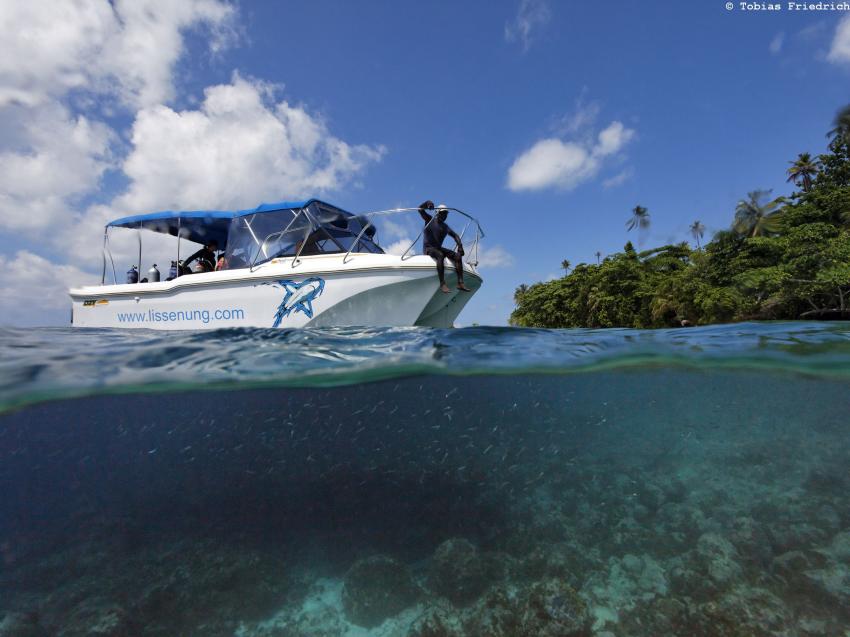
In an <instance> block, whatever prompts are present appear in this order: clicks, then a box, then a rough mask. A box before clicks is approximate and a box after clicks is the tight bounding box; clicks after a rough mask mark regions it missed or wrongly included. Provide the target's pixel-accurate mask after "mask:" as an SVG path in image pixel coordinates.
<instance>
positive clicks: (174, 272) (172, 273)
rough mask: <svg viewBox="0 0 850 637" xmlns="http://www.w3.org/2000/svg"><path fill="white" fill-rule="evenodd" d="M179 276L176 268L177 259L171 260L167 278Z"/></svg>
mask: <svg viewBox="0 0 850 637" xmlns="http://www.w3.org/2000/svg"><path fill="white" fill-rule="evenodd" d="M178 276H180V274H179V271H178V270H177V261H172V262H171V267H170V268H169V269H168V280H169V281H171V280H173V279H176V278H177V277H178Z"/></svg>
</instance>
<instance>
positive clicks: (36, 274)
mask: <svg viewBox="0 0 850 637" xmlns="http://www.w3.org/2000/svg"><path fill="white" fill-rule="evenodd" d="M0 270H2V271H3V277H2V279H0V295H2V297H3V298H4V299H7V300H9V301H10V302H13V303H14V305H15V307H18V308H25V307H26V308H30V309H38V310H55V309H67V307H68V288H69V287H70V286H71V285H80V284H85V283H97V282H99V281H100V277H99V276H98V277H97V279H96V280H95V278H94V277H93V276H92V275H91V274H86V273H85V272H84V271H82V270H80V269H78V268H75V267H74V266H70V265H56V264H55V263H51V262H50V261H48V260H47V259H45V258H43V257H40V256H39V255H37V254H33V253H32V252H27V251H24V250H21V251H19V252H17V253H16V254H15V255H14V256H5V255H2V254H0ZM7 319H8V317H7Z"/></svg>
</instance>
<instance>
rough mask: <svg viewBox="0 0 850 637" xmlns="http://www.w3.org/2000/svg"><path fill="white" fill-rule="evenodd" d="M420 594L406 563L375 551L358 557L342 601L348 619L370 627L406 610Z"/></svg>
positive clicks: (349, 574) (347, 581)
mask: <svg viewBox="0 0 850 637" xmlns="http://www.w3.org/2000/svg"><path fill="white" fill-rule="evenodd" d="M417 595H418V591H417V588H416V585H415V584H414V583H413V580H412V579H411V576H410V571H409V570H408V568H407V566H405V565H404V564H402V563H400V562H398V561H397V560H394V559H393V558H391V557H388V556H386V555H375V556H372V557H369V558H366V559H363V560H358V561H357V562H355V563H354V565H353V566H352V567H351V569H350V570H349V571H348V573H346V575H345V579H344V581H343V587H342V605H343V608H345V615H346V617H347V618H348V620H349V621H351V622H353V623H355V624H358V625H360V626H365V627H367V628H369V627H372V626H377V625H378V624H380V623H381V622H383V621H384V620H385V619H387V618H388V617H392V616H393V615H397V614H398V613H400V612H401V611H403V610H404V609H405V608H407V607H408V606H410V605H411V604H412V603H414V602H415V601H416V598H417Z"/></svg>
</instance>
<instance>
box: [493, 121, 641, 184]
mask: <svg viewBox="0 0 850 637" xmlns="http://www.w3.org/2000/svg"><path fill="white" fill-rule="evenodd" d="M634 135H635V131H634V130H632V129H630V128H626V127H625V126H624V125H623V124H622V123H621V122H618V121H614V122H611V123H610V124H609V125H608V126H607V127H606V128H605V129H604V130H602V132H600V133H599V135H598V136H597V137H596V139H595V140H593V141H591V142H590V143H586V142H575V141H562V140H561V139H558V138H554V137H553V138H547V139H542V140H540V141H538V142H537V143H535V144H534V145H533V146H532V147H531V148H529V149H528V150H527V151H525V152H524V153H522V154H521V155H520V156H519V157H517V158H516V160H515V161H514V163H513V164H512V165H511V167H510V169H509V170H508V184H507V185H508V188H510V189H511V190H513V191H520V190H541V189H543V188H560V189H562V190H571V189H572V188H575V187H576V186H577V185H578V184H580V183H582V182H584V181H587V180H588V179H591V178H592V177H594V176H596V174H597V173H598V172H599V169H600V168H601V166H602V164H603V162H604V161H605V160H606V159H607V158H611V157H614V156H616V155H617V154H618V153H620V151H621V150H622V149H623V148H624V147H625V146H626V144H628V143H629V142H630V141H631V140H632V139H633V138H634Z"/></svg>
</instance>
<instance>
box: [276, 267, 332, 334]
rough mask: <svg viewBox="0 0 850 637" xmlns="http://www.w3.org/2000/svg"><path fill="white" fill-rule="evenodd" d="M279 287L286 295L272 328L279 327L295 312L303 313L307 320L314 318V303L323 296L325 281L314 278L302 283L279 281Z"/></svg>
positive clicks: (278, 308) (290, 280)
mask: <svg viewBox="0 0 850 637" xmlns="http://www.w3.org/2000/svg"><path fill="white" fill-rule="evenodd" d="M278 285H280V286H281V287H282V288H283V289H284V290H286V294H284V296H283V300H282V301H281V302H280V305H278V306H277V312H275V315H274V324H273V325H272V327H278V326H279V325H280V322H281V321H282V320H283V319H284V318H286V317H287V316H289V315H290V314H292V313H293V312H303V313H304V314H306V315H307V318H313V301H315V300H316V299H317V298H318V297H319V296H321V295H322V292H323V291H324V289H325V280H324V279H321V278H319V277H317V276H313V277H310V278H309V279H305V280H303V281H302V282H301V283H296V282H295V281H293V280H292V279H284V280H283V281H278Z"/></svg>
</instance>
